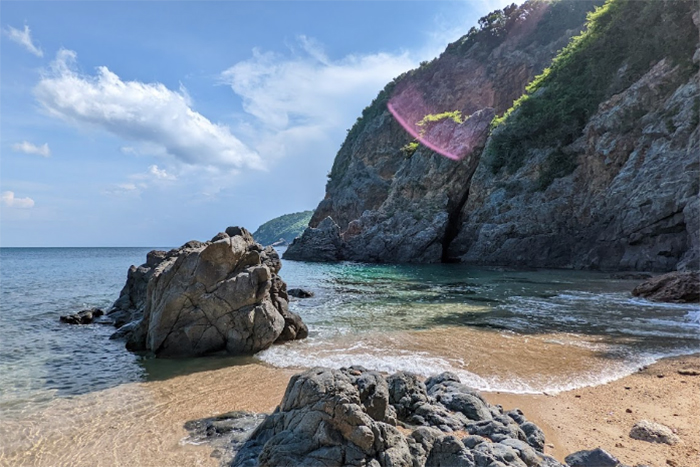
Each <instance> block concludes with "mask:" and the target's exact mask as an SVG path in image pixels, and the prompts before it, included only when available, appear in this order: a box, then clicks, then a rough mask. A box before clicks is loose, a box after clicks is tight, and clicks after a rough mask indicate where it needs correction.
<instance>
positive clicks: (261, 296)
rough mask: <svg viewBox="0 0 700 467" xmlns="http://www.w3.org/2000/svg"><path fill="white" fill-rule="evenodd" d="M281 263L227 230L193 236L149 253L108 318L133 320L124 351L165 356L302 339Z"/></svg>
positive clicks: (244, 350)
mask: <svg viewBox="0 0 700 467" xmlns="http://www.w3.org/2000/svg"><path fill="white" fill-rule="evenodd" d="M281 267H282V265H281V262H280V259H279V256H278V255H277V253H276V252H275V250H274V249H273V248H271V247H268V248H263V247H262V246H261V245H260V244H258V243H256V242H255V241H254V240H253V237H252V236H251V235H250V233H249V232H248V231H247V230H245V229H243V228H240V227H229V228H228V229H226V232H221V233H219V234H217V235H216V236H215V237H214V238H213V239H212V240H211V241H209V242H199V241H191V242H188V243H186V244H185V245H183V246H182V247H180V248H177V249H174V250H170V251H168V252H161V251H153V252H151V253H149V255H148V260H147V262H146V263H145V264H143V265H141V266H139V267H138V268H135V267H132V268H131V269H130V270H129V276H128V279H127V284H126V286H125V287H124V289H123V290H122V294H121V296H120V297H119V299H118V300H117V301H116V302H115V304H114V307H113V309H112V310H111V311H110V315H117V316H118V317H120V318H122V317H123V318H124V319H126V318H125V317H126V316H127V315H128V316H131V317H132V318H133V317H136V322H135V323H136V324H130V325H129V328H127V331H124V332H121V330H120V331H117V333H115V335H114V336H113V337H126V338H127V339H128V340H127V348H129V349H130V350H146V351H150V352H153V353H155V354H156V355H157V356H164V357H184V356H197V355H203V354H206V353H210V352H216V351H221V350H226V351H227V352H229V353H231V354H248V353H254V352H257V351H259V350H263V349H266V348H268V347H269V346H271V345H272V344H273V343H275V342H284V341H287V340H292V339H303V338H305V337H306V336H307V334H308V330H307V328H306V325H305V324H304V323H303V322H302V321H301V318H300V317H299V316H298V315H297V314H296V313H293V312H291V311H290V310H289V306H288V303H289V297H288V295H287V285H286V284H285V283H284V281H282V279H281V278H280V277H279V276H278V275H277V273H278V272H279V270H280V268H281Z"/></svg>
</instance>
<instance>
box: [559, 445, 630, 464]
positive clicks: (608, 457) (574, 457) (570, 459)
mask: <svg viewBox="0 0 700 467" xmlns="http://www.w3.org/2000/svg"><path fill="white" fill-rule="evenodd" d="M564 462H566V463H567V464H568V465H569V467H617V466H618V465H620V461H619V460H617V458H616V457H614V456H613V455H612V454H610V453H609V452H607V451H604V450H603V449H601V448H595V449H592V450H590V451H578V452H575V453H573V454H569V455H568V456H566V458H565V459H564Z"/></svg>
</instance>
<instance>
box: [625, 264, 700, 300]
mask: <svg viewBox="0 0 700 467" xmlns="http://www.w3.org/2000/svg"><path fill="white" fill-rule="evenodd" d="M632 295H634V296H635V297H642V298H647V299H649V300H653V301H655V302H672V303H697V302H700V273H697V272H677V271H674V272H669V273H668V274H663V275H661V276H656V277H652V278H650V279H648V280H646V281H644V282H642V283H641V284H639V285H638V286H637V287H635V288H634V290H632Z"/></svg>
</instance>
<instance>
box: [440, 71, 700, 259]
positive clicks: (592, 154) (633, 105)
mask: <svg viewBox="0 0 700 467" xmlns="http://www.w3.org/2000/svg"><path fill="white" fill-rule="evenodd" d="M678 75H679V69H678V67H677V66H673V65H672V64H671V63H669V61H668V60H662V61H661V62H659V63H658V64H656V65H655V66H654V67H653V68H652V69H651V70H649V72H648V73H646V74H645V75H644V76H642V77H641V78H640V79H639V80H638V81H636V82H635V83H634V84H632V85H631V86H629V87H628V88H627V89H625V90H624V91H622V92H620V93H618V94H616V95H614V96H613V97H611V98H610V99H608V100H607V101H605V102H603V103H602V104H601V105H600V107H599V108H598V111H597V112H596V113H595V115H593V117H592V118H591V119H590V120H589V121H588V124H587V125H586V127H585V129H584V130H583V134H582V136H581V137H580V138H578V139H577V140H576V141H574V142H573V143H571V144H570V145H568V146H567V147H566V148H565V150H566V151H568V152H570V154H569V157H571V158H573V159H575V160H576V161H577V166H576V168H575V169H574V171H573V172H572V173H571V174H570V175H567V176H565V177H562V178H558V179H556V180H554V181H553V183H552V184H551V185H550V186H549V187H547V188H546V189H545V190H544V191H540V190H538V189H537V184H538V183H539V177H540V176H541V172H542V167H543V166H544V163H545V162H544V161H545V158H546V157H547V154H548V151H546V150H539V151H536V153H535V154H533V155H532V157H531V158H530V159H529V160H528V161H527V162H526V163H525V164H524V165H523V166H522V167H521V168H520V169H519V170H517V171H516V172H515V173H512V174H507V173H503V172H499V173H497V174H494V173H493V172H492V171H491V169H490V168H489V167H488V164H482V165H480V166H479V168H478V169H477V172H476V173H475V175H474V177H473V179H472V182H471V187H470V189H469V200H468V202H467V203H466V205H465V206H464V208H463V210H462V218H463V222H462V225H461V227H460V229H459V230H460V232H459V235H458V236H457V238H456V239H455V241H454V242H453V243H452V245H451V246H450V255H452V256H455V257H461V259H462V260H463V261H466V262H471V263H482V264H483V263H486V264H510V265H526V266H535V267H545V266H549V267H552V266H554V267H568V268H571V267H573V268H595V269H623V270H641V271H653V270H656V271H668V270H672V269H676V268H677V267H678V268H681V269H683V268H694V269H697V268H698V254H699V253H700V249H699V246H698V239H699V238H700V213H699V209H700V202H699V200H698V191H699V188H700V160H699V159H698V157H699V156H698V155H699V154H700V131H699V130H698V126H697V123H694V122H697V119H695V118H694V117H693V115H694V113H695V114H697V99H698V98H699V96H700V87H699V81H698V76H697V75H694V76H693V77H691V78H690V79H689V80H688V81H686V82H683V83H681V84H680V85H678V84H676V83H677V81H678Z"/></svg>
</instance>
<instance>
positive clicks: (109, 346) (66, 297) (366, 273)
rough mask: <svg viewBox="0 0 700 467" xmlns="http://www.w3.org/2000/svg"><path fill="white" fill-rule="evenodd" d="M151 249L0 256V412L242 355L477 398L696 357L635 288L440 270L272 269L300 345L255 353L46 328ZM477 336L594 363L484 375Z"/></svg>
mask: <svg viewBox="0 0 700 467" xmlns="http://www.w3.org/2000/svg"><path fill="white" fill-rule="evenodd" d="M151 249H152V248H2V249H0V289H1V290H0V344H1V345H0V415H3V414H4V415H10V414H13V413H25V412H26V411H28V410H32V409H36V408H41V407H42V404H46V403H48V402H50V401H51V400H54V399H55V398H61V397H72V396H75V395H78V394H83V393H86V392H92V391H98V390H101V389H106V388H109V387H113V386H116V385H120V384H122V383H127V382H134V381H147V380H152V379H165V378H169V377H171V376H173V375H176V374H184V373H189V372H193V371H201V370H206V369H213V368H220V367H223V366H228V365H236V364H239V363H248V362H250V361H251V360H255V361H260V362H265V363H268V364H271V365H275V366H280V367H305V366H314V365H333V366H337V365H344V364H363V365H365V366H369V367H374V368H377V369H380V370H385V371H395V370H399V369H403V370H411V371H416V372H418V373H421V374H429V373H433V372H434V371H436V370H444V369H449V370H453V371H457V372H461V373H460V374H461V375H462V376H463V377H466V378H467V380H468V381H469V382H471V383H472V384H473V385H474V386H477V387H479V388H480V389H495V390H511V391H514V392H537V391H543V390H552V389H557V388H564V389H565V388H569V387H577V386H580V385H587V384H597V383H600V382H603V381H606V380H610V379H614V378H617V377H620V376H622V375H624V374H627V373H629V372H631V371H634V369H635V368H637V367H638V366H640V365H643V364H646V363H650V362H652V361H654V360H655V359H657V358H659V357H661V356H664V355H674V354H683V353H693V352H697V351H700V307H698V306H695V305H662V304H654V303H651V302H647V301H644V300H638V299H634V298H632V297H631V296H630V294H629V290H631V288H632V287H633V286H634V285H635V284H636V283H637V282H638V281H629V280H615V279H611V276H610V275H609V274H603V273H593V272H581V271H509V270H503V269H496V268H473V267H467V266H463V265H453V264H448V265H366V264H356V263H339V264H312V263H299V262H294V261H284V262H283V269H282V271H281V275H282V277H283V279H284V280H285V281H286V282H287V284H288V285H289V286H290V287H305V288H308V289H310V290H312V291H313V292H315V294H316V295H315V297H313V298H311V299H306V300H295V301H293V302H292V303H291V308H292V309H293V310H295V311H297V312H298V313H299V314H301V316H302V318H303V319H304V320H305V322H306V323H307V324H308V325H309V328H310V336H309V339H307V340H306V341H303V342H293V343H289V344H285V345H283V346H275V347H273V348H272V349H269V350H267V351H265V352H262V353H260V354H258V355H256V356H254V357H245V358H232V357H221V356H219V357H211V358H201V359H190V360H176V361H164V360H153V359H147V358H143V357H139V356H136V355H134V354H131V353H129V352H127V351H126V350H125V349H124V347H123V343H121V342H117V341H110V340H109V339H108V337H109V335H110V334H111V333H112V332H113V331H114V329H113V328H112V327H111V326H108V325H104V324H93V325H89V326H70V325H65V324H61V323H59V321H58V317H59V315H61V314H66V313H71V312H75V311H78V310H81V309H84V308H89V307H95V306H96V307H101V308H105V309H106V308H108V307H109V306H110V305H111V303H112V302H113V301H114V300H115V299H116V297H117V296H118V294H119V291H120V290H121V287H122V286H123V283H124V281H125V279H126V272H127V270H128V268H129V266H130V265H132V264H140V263H142V262H143V261H144V260H145V257H146V253H147V252H148V251H149V250H151ZM441 329H456V330H457V331H455V333H456V334H455V335H459V336H460V339H462V340H461V341H459V342H457V341H456V342H455V349H449V351H443V350H439V349H438V350H435V349H431V348H430V345H429V344H430V343H429V342H428V344H427V345H426V344H425V343H423V344H416V343H415V342H414V341H416V339H417V340H420V339H421V338H422V337H425V336H430V334H421V333H422V332H428V333H429V332H433V331H435V330H441ZM416 332H417V333H418V334H412V333H416ZM450 332H452V331H450ZM465 332H466V334H465ZM416 336H417V337H416ZM464 336H467V337H464ZM542 336H545V337H546V339H545V337H542ZM552 336H555V337H552ZM513 338H515V339H513ZM484 339H485V342H487V343H488V342H489V339H494V340H493V342H494V348H495V346H496V342H501V341H503V342H511V343H512V344H509V345H514V346H516V347H514V351H515V352H517V345H520V344H519V343H521V342H526V341H527V342H530V343H531V342H535V341H536V342H540V341H541V342H544V343H545V344H546V345H545V347H546V348H548V349H549V348H550V347H551V345H550V344H551V343H552V342H555V343H556V345H558V346H559V347H558V349H559V350H557V351H558V352H560V353H561V352H563V353H564V354H565V353H566V352H569V351H570V352H574V351H575V350H576V349H581V348H586V349H589V350H591V352H596V353H597V354H600V356H601V358H605V359H607V360H605V363H604V364H601V366H589V367H586V368H587V370H586V374H583V373H582V374H578V373H576V370H575V369H572V371H571V372H570V374H568V375H566V377H564V376H561V375H558V374H557V375H555V376H556V377H555V376H551V375H550V376H548V377H547V378H545V379H542V378H539V379H538V378H532V379H528V378H525V379H523V378H522V377H519V378H517V381H515V379H516V378H512V380H509V379H508V378H507V377H500V378H494V376H493V375H488V374H485V373H488V371H486V370H481V369H480V368H481V367H479V366H478V365H476V363H474V362H470V361H469V358H468V356H467V357H464V356H463V354H464V355H467V354H468V351H469V350H470V347H469V346H470V345H476V344H475V342H479V345H481V346H482V347H484V345H483V344H481V343H482V342H484ZM504 339H505V340H504ZM508 339H510V340H508ZM533 339H534V340H533ZM538 339H539V340H538ZM542 339H544V340H542ZM424 340H425V339H424ZM467 341H469V342H467ZM470 342H471V344H470ZM499 345H500V344H499ZM523 345H524V344H523ZM528 345H530V344H528ZM538 345H539V344H538ZM543 345H544V344H543ZM547 346H549V347H547ZM485 347H489V346H488V345H486V346H485ZM545 347H542V348H543V349H544V348H545ZM453 350H454V352H453ZM460 352H461V353H460ZM453 353H454V355H453ZM487 354H488V352H487ZM597 354H596V355H597ZM455 355H457V356H455ZM493 358H496V357H495V356H494V357H493ZM501 364H502V362H501ZM475 367H476V368H477V369H478V371H477V370H475ZM538 371H539V370H538ZM0 418H1V417H0Z"/></svg>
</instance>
